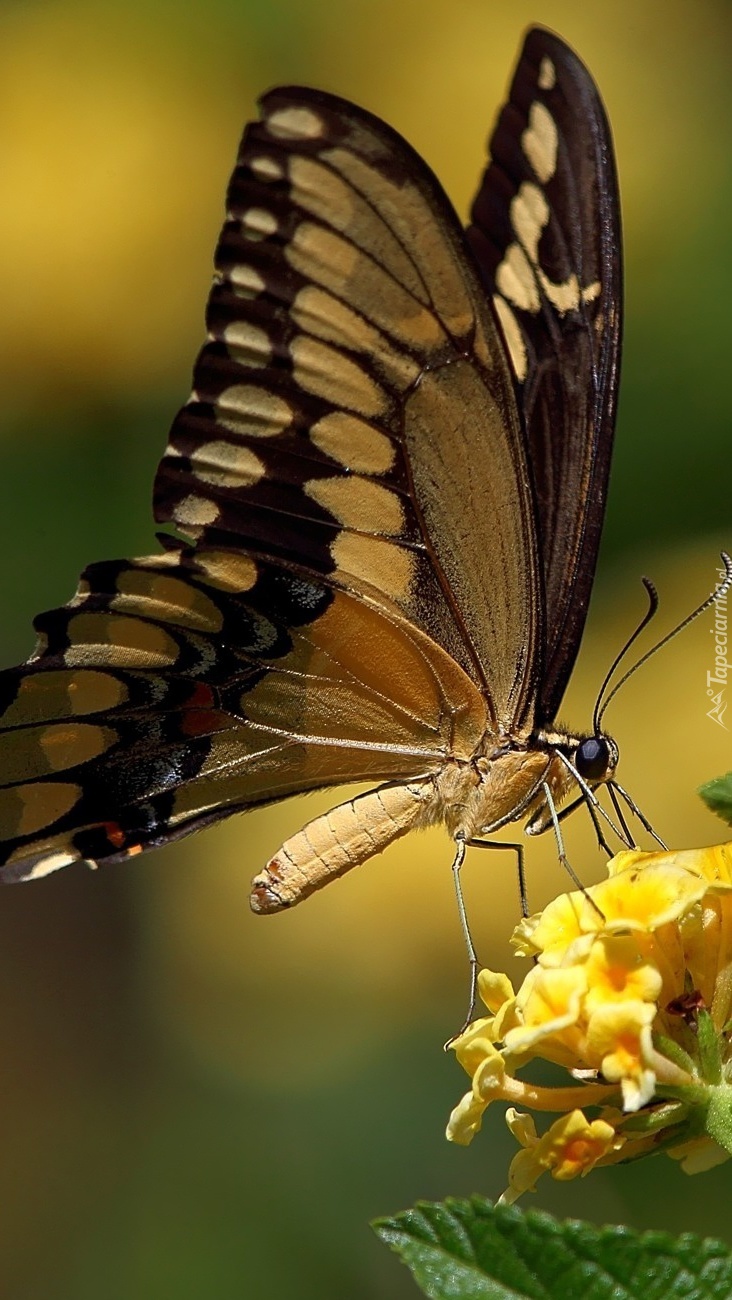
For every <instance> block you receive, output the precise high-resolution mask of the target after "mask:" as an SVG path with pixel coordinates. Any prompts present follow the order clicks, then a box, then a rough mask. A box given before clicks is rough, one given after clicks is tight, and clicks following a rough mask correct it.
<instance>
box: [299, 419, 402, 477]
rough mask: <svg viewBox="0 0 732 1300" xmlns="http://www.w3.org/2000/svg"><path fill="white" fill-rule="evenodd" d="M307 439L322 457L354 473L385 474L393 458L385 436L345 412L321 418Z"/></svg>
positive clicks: (370, 425) (393, 453) (391, 446)
mask: <svg viewBox="0 0 732 1300" xmlns="http://www.w3.org/2000/svg"><path fill="white" fill-rule="evenodd" d="M310 437H311V439H312V441H313V442H314V443H315V446H316V447H318V448H319V449H320V451H323V452H325V454H326V456H331V457H332V459H333V460H337V461H338V462H339V464H341V465H343V466H344V468H345V469H350V470H354V471H355V472H356V473H357V474H385V473H386V472H387V470H390V469H391V467H392V465H393V464H394V459H395V457H396V447H395V446H394V443H393V442H392V441H391V439H390V438H387V436H386V434H385V433H382V432H381V431H380V430H379V429H375V428H374V426H373V425H372V424H366V422H365V421H364V420H359V419H358V417H357V416H355V415H348V414H347V413H346V412H345V411H331V413H330V414H329V415H324V416H323V417H322V419H320V420H318V422H317V424H314V425H313V427H312V428H311V430H310Z"/></svg>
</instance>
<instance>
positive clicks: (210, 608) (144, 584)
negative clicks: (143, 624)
mask: <svg viewBox="0 0 732 1300" xmlns="http://www.w3.org/2000/svg"><path fill="white" fill-rule="evenodd" d="M117 590H118V592H119V595H118V596H115V598H114V600H113V601H112V602H111V607H112V609H114V610H115V611H116V612H117V613H127V614H133V615H136V616H137V617H144V618H150V619H157V620H158V621H159V622H166V623H175V624H177V626H179V627H186V628H191V629H193V630H195V631H199V632H218V631H219V630H220V628H221V625H222V623H223V616H222V614H221V611H220V610H219V607H218V605H217V604H216V603H215V601H213V600H211V599H210V598H209V597H208V596H205V595H204V594H203V592H201V591H199V590H198V588H197V587H194V586H193V584H192V583H190V582H184V581H183V580H182V579H181V578H173V577H170V576H169V575H168V574H152V575H151V574H150V573H146V572H144V571H143V572H140V571H139V570H137V569H127V570H125V572H124V573H122V574H120V577H119V578H118V579H117Z"/></svg>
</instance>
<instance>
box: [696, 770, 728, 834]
mask: <svg viewBox="0 0 732 1300" xmlns="http://www.w3.org/2000/svg"><path fill="white" fill-rule="evenodd" d="M699 794H700V795H701V797H702V799H703V800H704V802H705V804H706V805H707V808H709V809H711V811H712V812H713V813H716V814H717V816H718V817H721V818H722V821H723V822H726V823H727V825H728V826H732V772H727V773H726V774H725V776H715V777H714V779H713V780H712V781H707V782H705V784H704V785H700V786H699Z"/></svg>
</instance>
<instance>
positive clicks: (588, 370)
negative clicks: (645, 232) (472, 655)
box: [467, 29, 622, 723]
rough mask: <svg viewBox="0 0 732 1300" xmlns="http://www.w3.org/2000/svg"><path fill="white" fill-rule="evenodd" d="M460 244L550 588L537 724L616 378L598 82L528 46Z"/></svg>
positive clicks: (613, 194)
mask: <svg viewBox="0 0 732 1300" xmlns="http://www.w3.org/2000/svg"><path fill="white" fill-rule="evenodd" d="M490 154H491V162H490V165H489V167H488V169H487V170H486V172H485V175H484V177H483V180H482V183H481V186H480V188H479V191H478V195H477V197H476V200H475V203H474V205H473V209H472V224H471V225H470V226H469V228H468V231H467V238H468V241H469V243H470V245H471V247H472V249H473V252H474V253H475V255H476V258H477V260H478V262H479V265H480V268H481V272H482V275H483V278H484V282H485V284H486V287H487V289H488V291H489V293H490V294H491V295H492V297H493V301H494V306H495V308H496V312H497V315H498V318H499V321H500V323H501V326H502V328H503V330H504V335H505V339H506V343H507V346H508V348H509V350H510V354H511V357H512V361H513V367H514V373H515V377H516V382H517V392H518V396H519V403H520V405H521V408H522V411H523V414H524V419H525V422H526V429H527V436H528V448H529V464H530V467H531V471H532V474H533V478H534V483H535V488H536V502H537V513H538V527H539V540H540V549H541V555H542V562H543V571H544V582H545V586H546V641H547V649H546V661H545V664H544V670H543V679H542V682H541V686H540V689H539V699H538V702H537V716H538V721H540V722H542V723H547V722H551V721H552V720H553V719H554V717H555V716H556V712H557V710H558V708H559V705H560V702H561V698H562V695H563V694H564V690H565V687H566V685H567V681H568V680H569V675H570V673H571V671H572V667H573V664H574V661H575V658H576V655H577V651H578V649H579V643H580V639H581V636H582V631H583V628H584V623H585V618H586V614H587V606H588V603H589V598H590V591H591V588H592V580H593V577H594V572H595V563H596V559H597V550H598V547H599V543H600V532H601V529H602V521H603V515H604V508H605V497H606V493H607V482H608V475H609V471H610V452H611V448H612V435H613V428H614V421H615V406H616V399H617V387H618V376H619V358H620V330H621V300H622V270H621V234H620V204H619V200H618V188H617V179H616V175H615V164H614V159H613V149H612V140H611V135H610V128H609V125H608V122H607V118H606V115H605V111H604V109H603V106H602V103H601V101H600V98H599V96H598V93H597V90H596V88H595V85H594V82H593V80H592V78H591V76H590V74H589V73H588V71H587V69H586V68H585V67H584V65H583V64H582V63H581V62H580V60H579V59H578V58H577V56H576V55H575V54H574V53H573V51H572V50H570V49H569V48H568V46H567V45H565V44H564V42H563V41H561V40H560V39H559V38H558V37H556V36H553V35H552V34H551V33H550V32H547V31H543V30H541V29H535V30H534V31H532V32H530V33H529V35H528V37H527V39H526V42H525V44H524V48H523V51H522V54H521V58H520V60H519V63H518V66H517V69H516V73H515V75H514V78H513V82H512V85H511V90H510V94H509V99H508V102H507V104H506V105H505V107H504V108H503V110H502V112H501V114H500V117H499V119H498V122H497V124H496V127H495V130H494V131H493V134H492V136H491V140H490Z"/></svg>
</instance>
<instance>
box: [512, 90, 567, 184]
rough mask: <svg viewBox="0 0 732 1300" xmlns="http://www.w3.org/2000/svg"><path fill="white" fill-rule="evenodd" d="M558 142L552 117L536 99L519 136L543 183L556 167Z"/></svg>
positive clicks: (549, 177) (548, 178)
mask: <svg viewBox="0 0 732 1300" xmlns="http://www.w3.org/2000/svg"><path fill="white" fill-rule="evenodd" d="M558 143H559V137H558V134H557V124H556V122H555V121H554V118H553V117H552V115H551V113H550V112H549V109H548V108H547V107H546V105H545V104H542V103H541V102H540V101H539V100H536V101H535V102H534V103H533V104H532V105H531V108H530V109H529V125H528V126H527V127H526V130H525V131H524V133H523V135H522V136H521V147H522V149H523V151H524V153H525V154H526V157H527V158H528V160H529V162H530V163H531V166H532V167H533V169H534V171H535V173H536V175H537V176H538V178H539V180H540V181H541V182H542V184H544V185H546V183H547V181H550V180H551V178H552V176H553V175H554V173H555V171H556V169H557V147H558Z"/></svg>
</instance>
